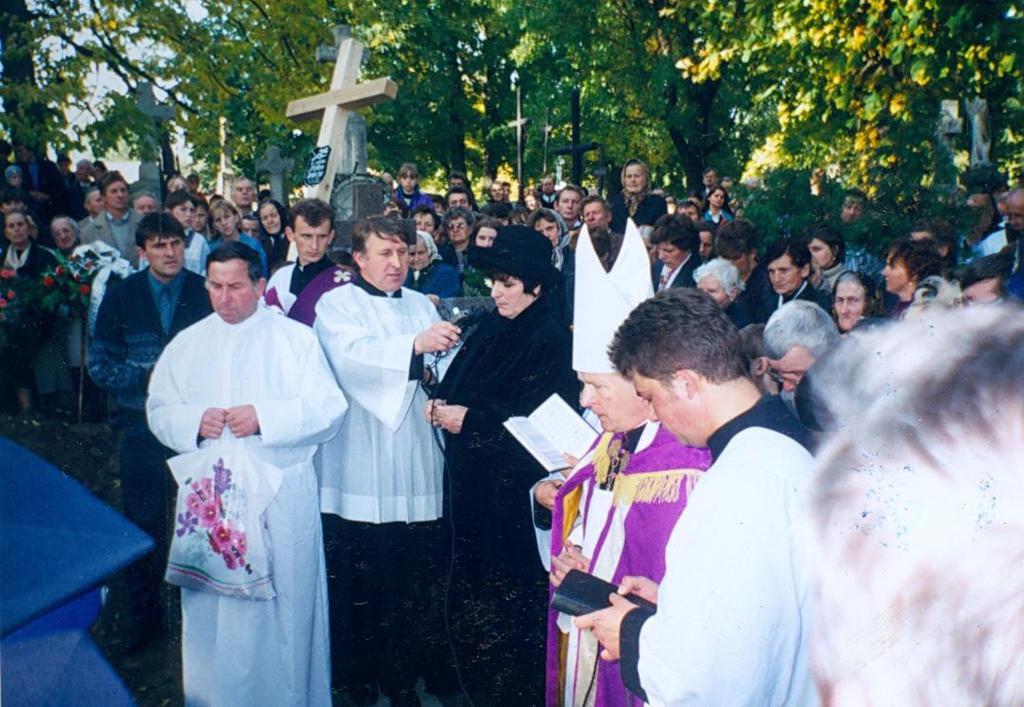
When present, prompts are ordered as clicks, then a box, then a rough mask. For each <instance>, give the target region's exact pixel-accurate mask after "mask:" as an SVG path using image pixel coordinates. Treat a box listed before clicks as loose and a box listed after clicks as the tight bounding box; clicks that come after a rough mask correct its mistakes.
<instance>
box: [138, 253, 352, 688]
mask: <svg viewBox="0 0 1024 707" xmlns="http://www.w3.org/2000/svg"><path fill="white" fill-rule="evenodd" d="M260 269H261V268H260V264H259V262H258V261H257V259H256V258H255V255H254V254H253V252H252V251H251V250H250V249H248V248H247V247H246V246H244V245H240V244H233V243H231V244H226V245H224V246H223V247H221V248H220V249H218V250H217V251H215V252H214V253H213V254H211V256H210V258H209V260H208V263H207V287H208V289H209V291H210V300H211V303H212V305H213V309H214V312H215V313H214V314H211V315H210V316H208V317H206V318H205V319H203V320H201V321H200V322H198V323H196V324H195V325H193V326H191V327H189V328H188V329H185V330H184V331H182V332H181V333H180V334H179V335H178V336H177V337H175V338H174V339H173V340H172V341H171V343H170V344H169V345H168V346H167V348H166V349H164V352H163V355H162V356H161V357H160V360H159V361H158V362H157V364H156V367H155V368H154V370H153V376H152V378H151V380H150V385H149V398H148V400H147V402H146V412H147V415H148V417H149V425H150V428H151V429H152V431H153V434H154V435H156V437H157V439H159V440H160V441H161V442H163V443H164V444H165V445H167V446H168V447H171V448H172V449H175V450H177V451H178V452H189V451H194V450H196V449H197V448H198V447H199V446H201V445H207V444H210V440H213V439H218V438H220V437H221V436H224V435H231V434H233V435H234V436H235V437H238V438H240V439H241V440H242V441H243V442H244V444H245V446H246V448H247V450H248V451H249V452H250V453H251V454H252V455H253V456H255V457H256V458H257V459H259V460H260V461H262V462H264V463H267V464H270V465H272V466H275V467H277V468H279V469H281V470H282V480H281V485H280V487H279V488H278V491H277V493H276V495H275V496H274V498H273V500H272V501H271V502H270V505H269V506H268V507H267V509H266V511H265V515H264V521H265V528H266V533H265V539H266V541H267V543H268V545H269V552H270V555H271V557H272V568H273V583H274V589H275V591H276V596H275V597H274V598H273V599H270V600H267V601H256V600H251V599H243V598H236V597H228V596H223V595H220V594H214V593H210V592H206V591H198V590H193V589H182V591H181V605H182V663H183V672H184V676H183V677H184V687H185V701H186V703H187V704H189V705H203V706H211V707H213V706H215V707H225V706H230V705H238V706H239V707H253V706H254V705H267V706H268V707H270V706H272V707H280V706H281V705H323V706H327V705H330V704H331V694H330V665H329V654H328V621H327V587H326V573H325V565H324V552H323V537H322V533H321V526H320V514H319V498H318V494H317V480H316V473H315V471H314V468H313V455H314V453H315V452H316V450H317V446H318V445H320V444H321V443H323V442H325V441H326V440H327V439H329V438H330V437H332V436H333V435H334V434H335V433H336V432H337V429H338V425H339V423H340V422H341V419H342V416H343V415H344V413H345V410H346V408H347V403H346V401H345V397H344V395H343V394H342V392H341V391H340V390H339V389H338V386H337V384H336V383H335V382H334V377H333V376H332V375H331V371H330V368H329V367H328V365H327V361H326V360H325V358H324V355H323V352H322V351H321V349H320V347H319V345H318V343H317V340H316V337H315V336H314V335H313V332H312V331H310V330H309V328H308V327H305V326H303V325H302V324H299V323H298V322H294V321H291V320H290V319H286V318H285V317H281V316H278V315H276V314H274V313H272V312H271V311H270V310H268V309H266V308H264V307H261V306H260V304H259V300H260V296H261V295H262V294H263V290H264V287H265V286H266V281H265V280H264V279H263V278H262V276H261V272H260Z"/></svg>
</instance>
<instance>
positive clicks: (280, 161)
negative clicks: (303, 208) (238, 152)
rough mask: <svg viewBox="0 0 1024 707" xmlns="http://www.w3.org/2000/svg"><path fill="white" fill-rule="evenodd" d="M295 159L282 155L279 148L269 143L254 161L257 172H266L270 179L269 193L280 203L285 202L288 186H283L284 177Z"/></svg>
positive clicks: (287, 175)
mask: <svg viewBox="0 0 1024 707" xmlns="http://www.w3.org/2000/svg"><path fill="white" fill-rule="evenodd" d="M294 164H295V161H294V160H293V159H292V158H291V157H282V156H281V148H280V147H278V146H277V145H271V146H270V147H268V148H267V149H266V152H264V153H263V156H262V157H260V159H259V161H258V162H257V163H256V172H257V174H260V173H263V174H266V175H267V176H268V177H269V179H270V194H271V196H273V197H274V199H275V200H276V201H278V202H280V203H282V204H285V203H287V197H288V192H289V191H291V189H290V188H286V187H285V178H286V177H289V176H291V173H292V165H294Z"/></svg>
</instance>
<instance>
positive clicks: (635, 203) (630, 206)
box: [620, 157, 651, 218]
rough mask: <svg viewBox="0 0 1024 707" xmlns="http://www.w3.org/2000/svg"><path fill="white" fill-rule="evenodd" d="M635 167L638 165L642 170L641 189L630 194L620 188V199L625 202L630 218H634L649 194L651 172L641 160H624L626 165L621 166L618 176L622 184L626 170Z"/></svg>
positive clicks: (624, 180)
mask: <svg viewBox="0 0 1024 707" xmlns="http://www.w3.org/2000/svg"><path fill="white" fill-rule="evenodd" d="M636 165H640V166H641V167H643V168H644V186H643V189H641V190H640V191H638V192H637V193H636V194H631V193H630V192H628V191H626V188H625V186H623V188H622V198H623V200H624V201H625V202H626V211H627V212H628V213H629V217H630V218H633V217H634V216H636V212H637V209H639V208H640V204H641V202H643V200H644V199H646V198H647V195H648V194H650V193H651V170H649V169H648V168H647V165H646V164H644V163H643V162H642V161H641V160H638V159H636V158H635V157H634V158H633V159H631V160H626V164H624V165H622V174H621V176H620V179H621V180H622V183H623V184H625V183H626V168H627V167H634V166H636Z"/></svg>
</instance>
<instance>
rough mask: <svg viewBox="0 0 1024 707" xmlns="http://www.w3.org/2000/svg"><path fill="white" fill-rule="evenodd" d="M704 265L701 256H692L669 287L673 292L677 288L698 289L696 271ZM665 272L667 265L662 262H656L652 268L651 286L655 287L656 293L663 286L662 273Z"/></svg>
mask: <svg viewBox="0 0 1024 707" xmlns="http://www.w3.org/2000/svg"><path fill="white" fill-rule="evenodd" d="M703 264H704V261H703V260H701V259H700V256H699V255H697V254H696V253H691V254H690V259H689V260H687V261H686V262H685V263H683V265H682V267H681V268H679V274H678V275H676V278H675V279H674V280H673V281H672V284H671V285H669V286H668V288H669V289H670V290H671V289H673V288H675V287H696V286H697V283H696V282H694V280H693V273H694V271H695V270H696V269H697V268H699V267H700V266H701V265H703ZM664 270H665V264H664V263H662V262H661V261H660V260H658V261H655V263H654V265H652V266H651V284H653V285H654V291H655V292H657V291H658V285H659V284H661V273H662V272H664Z"/></svg>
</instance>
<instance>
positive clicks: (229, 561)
mask: <svg viewBox="0 0 1024 707" xmlns="http://www.w3.org/2000/svg"><path fill="white" fill-rule="evenodd" d="M221 557H223V558H224V564H225V565H227V568H228V569H229V570H233V569H238V562H237V560H235V556H234V555H233V554H232V553H231V551H228V552H225V553H222V554H221Z"/></svg>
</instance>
